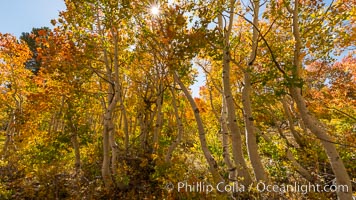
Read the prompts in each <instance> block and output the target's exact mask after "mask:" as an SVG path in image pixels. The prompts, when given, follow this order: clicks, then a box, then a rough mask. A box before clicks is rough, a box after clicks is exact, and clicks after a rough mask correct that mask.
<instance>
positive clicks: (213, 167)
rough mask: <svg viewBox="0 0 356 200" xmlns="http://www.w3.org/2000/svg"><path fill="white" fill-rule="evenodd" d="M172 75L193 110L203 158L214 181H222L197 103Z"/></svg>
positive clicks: (174, 74)
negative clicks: (207, 140)
mask: <svg viewBox="0 0 356 200" xmlns="http://www.w3.org/2000/svg"><path fill="white" fill-rule="evenodd" d="M173 76H174V80H175V81H176V82H177V83H178V85H179V86H180V88H181V89H182V90H183V92H184V95H185V96H186V97H187V99H188V101H189V104H190V106H191V108H192V110H193V112H194V117H195V120H196V122H197V126H198V132H199V140H200V144H201V148H202V150H203V153H204V156H205V159H206V161H207V162H208V165H209V170H210V172H211V174H212V176H213V179H214V181H215V183H220V182H224V179H223V178H222V177H221V175H220V174H219V170H218V165H217V163H216V161H215V159H214V157H213V156H212V154H211V152H210V150H209V148H208V144H207V142H206V138H205V130H204V125H203V121H202V119H201V117H200V114H199V108H198V107H197V105H196V103H195V101H194V99H193V97H192V95H191V94H190V93H189V91H188V89H187V87H186V86H185V85H184V84H183V83H182V81H181V80H180V79H179V77H178V75H177V74H176V73H175V72H174V73H173Z"/></svg>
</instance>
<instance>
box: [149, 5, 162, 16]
mask: <svg viewBox="0 0 356 200" xmlns="http://www.w3.org/2000/svg"><path fill="white" fill-rule="evenodd" d="M159 12H160V10H159V6H152V7H151V14H152V15H159Z"/></svg>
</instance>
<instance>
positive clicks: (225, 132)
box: [220, 99, 237, 182]
mask: <svg viewBox="0 0 356 200" xmlns="http://www.w3.org/2000/svg"><path fill="white" fill-rule="evenodd" d="M220 125H221V135H222V148H223V158H224V162H225V164H226V166H227V167H228V171H229V180H230V181H232V182H237V177H236V176H237V174H236V167H235V166H234V164H233V162H232V160H231V157H230V150H229V129H228V128H227V108H226V103H225V101H224V99H223V105H222V110H221V119H220Z"/></svg>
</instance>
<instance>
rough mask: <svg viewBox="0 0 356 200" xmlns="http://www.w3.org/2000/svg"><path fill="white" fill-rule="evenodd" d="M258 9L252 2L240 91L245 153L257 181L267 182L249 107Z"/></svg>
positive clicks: (256, 38)
mask: <svg viewBox="0 0 356 200" xmlns="http://www.w3.org/2000/svg"><path fill="white" fill-rule="evenodd" d="M259 8H260V1H259V0H255V1H253V11H254V14H253V24H254V26H253V32H252V48H251V54H250V57H249V59H248V63H247V70H245V72H244V87H243V89H242V105H243V110H244V121H245V132H246V144H247V152H248V155H249V158H250V161H251V165H252V168H253V171H254V174H255V178H256V180H257V181H263V182H267V181H268V177H267V174H266V172H265V170H264V167H263V165H262V162H261V158H260V156H259V154H258V145H257V142H256V131H255V125H254V122H253V121H254V118H253V115H252V105H251V93H252V92H251V90H252V86H251V77H250V71H253V63H254V61H255V58H256V56H257V55H256V54H257V52H256V51H257V47H258V30H257V28H258V14H259Z"/></svg>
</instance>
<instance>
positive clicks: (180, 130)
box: [165, 88, 184, 163]
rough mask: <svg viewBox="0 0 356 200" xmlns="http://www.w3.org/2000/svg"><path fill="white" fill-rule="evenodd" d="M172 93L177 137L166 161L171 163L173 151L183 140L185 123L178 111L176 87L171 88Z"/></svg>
mask: <svg viewBox="0 0 356 200" xmlns="http://www.w3.org/2000/svg"><path fill="white" fill-rule="evenodd" d="M171 93H172V106H173V109H174V116H175V118H176V123H177V130H178V133H177V138H176V139H175V140H174V141H173V143H172V144H171V146H170V147H169V149H168V151H167V154H166V157H165V161H166V163H169V162H170V161H171V158H172V153H173V151H174V150H175V149H176V148H177V146H178V145H179V143H180V141H181V140H182V135H183V130H184V127H183V123H182V119H181V117H180V116H179V112H178V107H177V102H176V96H175V93H174V89H173V88H172V89H171Z"/></svg>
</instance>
